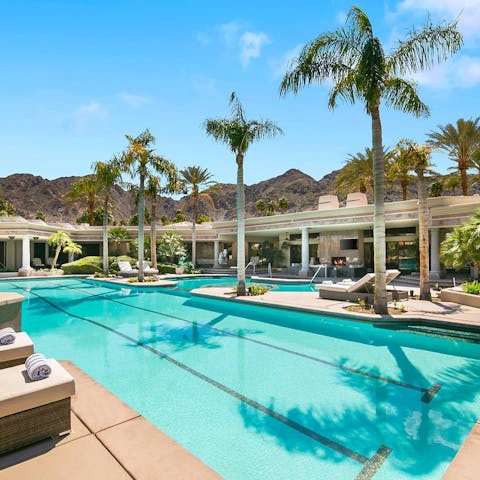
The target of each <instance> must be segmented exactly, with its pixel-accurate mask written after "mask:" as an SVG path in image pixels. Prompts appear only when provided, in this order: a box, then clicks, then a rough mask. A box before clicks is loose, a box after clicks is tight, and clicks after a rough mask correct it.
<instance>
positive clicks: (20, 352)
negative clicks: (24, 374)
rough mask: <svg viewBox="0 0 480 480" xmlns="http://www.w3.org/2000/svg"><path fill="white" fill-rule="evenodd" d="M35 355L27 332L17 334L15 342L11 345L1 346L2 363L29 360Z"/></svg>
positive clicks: (0, 359)
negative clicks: (29, 357)
mask: <svg viewBox="0 0 480 480" xmlns="http://www.w3.org/2000/svg"><path fill="white" fill-rule="evenodd" d="M32 353H33V342H32V340H31V338H30V337H29V336H28V335H27V334H26V333H25V332H16V333H15V341H14V342H13V343H10V344H9V345H0V363H3V362H9V361H11V360H16V359H17V358H27V357H28V356H30V355H31V354H32Z"/></svg>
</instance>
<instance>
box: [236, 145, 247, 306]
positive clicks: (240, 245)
mask: <svg viewBox="0 0 480 480" xmlns="http://www.w3.org/2000/svg"><path fill="white" fill-rule="evenodd" d="M236 160H237V296H239V297H241V296H245V293H246V292H245V189H244V186H243V155H242V154H241V153H238V154H237V158H236Z"/></svg>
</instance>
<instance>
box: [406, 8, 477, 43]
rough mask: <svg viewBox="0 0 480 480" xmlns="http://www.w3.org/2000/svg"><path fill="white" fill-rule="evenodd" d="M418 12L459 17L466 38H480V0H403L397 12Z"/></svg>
mask: <svg viewBox="0 0 480 480" xmlns="http://www.w3.org/2000/svg"><path fill="white" fill-rule="evenodd" d="M412 11H413V12H417V13H420V14H422V15H425V12H426V11H428V12H430V13H432V14H435V15H439V16H442V17H444V18H446V19H447V20H454V19H456V18H458V17H459V22H458V28H459V30H460V31H461V32H462V33H463V35H464V36H465V38H466V39H469V38H472V39H475V38H480V29H479V28H478V25H479V24H480V0H402V1H401V2H400V3H399V4H398V7H397V12H400V13H405V12H407V13H408V12H412Z"/></svg>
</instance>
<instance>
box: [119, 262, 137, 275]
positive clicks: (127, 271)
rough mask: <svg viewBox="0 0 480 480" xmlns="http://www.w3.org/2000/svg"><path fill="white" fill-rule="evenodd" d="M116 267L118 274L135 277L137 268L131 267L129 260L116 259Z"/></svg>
mask: <svg viewBox="0 0 480 480" xmlns="http://www.w3.org/2000/svg"><path fill="white" fill-rule="evenodd" d="M118 268H119V269H120V270H119V272H118V274H119V275H121V276H122V277H136V276H137V275H138V270H137V269H136V268H132V266H131V265H130V262H127V261H125V260H119V261H118Z"/></svg>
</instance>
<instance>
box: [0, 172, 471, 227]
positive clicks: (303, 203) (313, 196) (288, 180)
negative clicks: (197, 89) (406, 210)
mask: <svg viewBox="0 0 480 480" xmlns="http://www.w3.org/2000/svg"><path fill="white" fill-rule="evenodd" d="M337 174H338V170H335V171H333V172H331V173H329V174H328V175H325V176H324V177H323V178H321V179H320V180H315V179H314V178H313V177H311V176H309V175H307V174H305V173H303V172H301V171H300V170H297V169H290V170H288V171H286V172H285V173H283V174H282V175H279V176H277V177H274V178H270V179H268V180H264V181H261V182H259V183H255V184H253V185H246V186H245V206H246V214H247V217H248V216H250V217H251V216H258V215H260V213H259V212H257V210H256V208H255V203H256V202H257V200H259V199H264V200H265V201H267V202H268V201H271V200H273V201H278V200H279V199H280V198H282V197H284V198H286V199H287V200H288V210H287V211H288V212H298V211H305V210H314V209H316V207H317V201H318V197H319V196H320V195H327V194H333V193H334V182H335V179H336V177H337ZM79 178H81V177H60V178H56V179H54V180H48V179H45V178H42V177H39V176H34V175H30V174H14V175H10V176H8V177H4V178H0V198H2V199H5V200H8V201H9V202H11V203H12V204H13V206H14V207H15V209H16V212H17V214H18V215H21V216H22V217H25V218H35V216H36V214H37V212H42V213H44V214H45V217H46V221H47V222H48V221H64V222H72V223H75V221H76V219H77V217H78V216H79V215H80V214H81V213H83V212H84V211H85V205H81V204H80V203H75V204H72V203H71V202H69V201H68V200H67V199H65V198H64V195H65V193H67V192H68V191H69V190H70V188H71V185H72V183H73V182H74V181H76V180H78V179H79ZM472 190H475V191H472V192H471V193H476V191H477V190H480V189H478V188H474V189H472ZM408 193H409V198H415V197H416V185H415V184H411V185H410V188H409V192H408ZM445 194H446V195H448V194H451V192H445ZM211 196H212V199H213V201H214V204H215V207H214V208H212V207H211V206H209V205H208V204H206V203H203V204H201V205H200V209H199V210H200V212H201V213H204V214H206V215H208V216H210V217H211V218H213V219H214V220H228V219H233V218H235V216H236V211H235V210H236V185H235V184H231V183H222V184H220V185H219V188H218V189H215V190H213V191H212V192H211ZM400 199H401V193H400V189H399V188H398V187H390V186H389V187H388V188H387V189H386V195H385V200H386V201H394V200H400ZM187 200H188V198H187V197H183V198H181V199H179V200H175V199H172V198H169V197H161V198H160V199H159V201H158V207H157V212H158V218H160V217H161V216H162V215H167V216H168V217H169V218H171V217H173V215H174V214H175V212H176V210H179V209H184V210H186V212H187V217H188V218H190V217H189V215H188V214H189V209H190V208H191V207H189V203H188V202H187ZM343 200H344V199H342V198H341V197H340V201H341V202H342V201H343ZM370 201H371V199H370ZM112 204H113V217H114V219H115V220H117V221H120V220H126V221H128V220H129V219H130V217H131V216H132V215H133V214H134V213H135V210H136V207H135V202H134V193H133V192H131V191H125V190H123V189H122V188H120V187H116V188H115V191H114V193H113V202H112ZM186 207H187V208H186Z"/></svg>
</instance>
